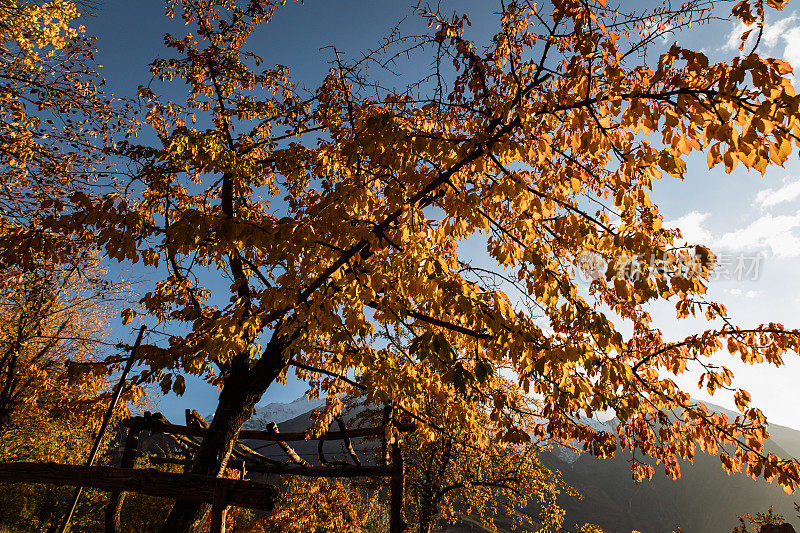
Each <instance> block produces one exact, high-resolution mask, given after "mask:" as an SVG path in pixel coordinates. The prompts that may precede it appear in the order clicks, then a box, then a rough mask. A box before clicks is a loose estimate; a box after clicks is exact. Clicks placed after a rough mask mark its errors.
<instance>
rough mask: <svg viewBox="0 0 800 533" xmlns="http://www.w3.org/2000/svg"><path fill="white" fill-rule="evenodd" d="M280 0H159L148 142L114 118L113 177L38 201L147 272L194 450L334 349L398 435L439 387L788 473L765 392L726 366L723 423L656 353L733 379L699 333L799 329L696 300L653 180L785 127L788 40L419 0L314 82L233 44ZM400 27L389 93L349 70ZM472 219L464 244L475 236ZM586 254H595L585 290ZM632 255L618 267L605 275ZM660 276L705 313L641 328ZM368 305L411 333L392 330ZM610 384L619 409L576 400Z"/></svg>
mask: <svg viewBox="0 0 800 533" xmlns="http://www.w3.org/2000/svg"><path fill="white" fill-rule="evenodd" d="M282 4H283V1H277V0H276V1H267V0H252V1H247V2H245V1H236V0H170V1H168V2H167V9H168V15H170V16H178V17H181V18H182V19H183V20H184V21H185V23H186V24H187V26H188V27H189V28H190V33H187V34H186V35H177V36H176V35H167V36H166V38H165V40H166V44H167V46H168V47H169V50H170V51H169V55H168V56H167V57H165V58H164V59H157V60H156V61H155V62H153V64H152V66H151V69H152V72H153V75H154V76H155V77H156V78H157V79H158V80H160V81H162V82H164V83H168V82H179V83H183V84H184V85H185V89H186V93H185V97H184V98H182V99H180V100H179V101H170V100H168V99H165V98H164V97H163V96H162V95H160V94H159V91H160V89H161V86H160V85H158V84H156V83H152V84H148V85H147V86H143V87H142V88H141V89H140V91H139V95H140V98H141V99H142V102H143V104H144V105H145V106H146V107H147V109H148V113H147V118H146V122H147V124H148V125H149V127H150V128H152V130H153V132H154V133H155V135H156V136H157V138H158V142H157V143H155V144H153V145H144V146H142V145H135V144H125V143H122V144H120V145H119V152H118V154H119V156H120V157H126V158H128V159H129V161H130V165H131V166H132V167H135V176H133V178H132V179H131V181H130V183H121V184H120V188H119V189H118V190H116V191H113V192H103V191H89V192H82V193H76V194H72V195H71V196H69V197H68V198H64V199H59V201H60V202H63V203H64V210H65V211H64V214H63V216H60V217H52V219H51V220H50V225H49V228H50V230H51V231H52V232H53V234H54V235H67V236H68V237H69V236H71V235H73V234H74V232H76V231H77V232H80V231H92V232H96V233H97V235H98V239H99V240H100V242H101V243H102V245H103V246H104V249H105V253H106V254H107V256H108V257H109V258H111V259H115V260H118V261H130V262H140V263H141V264H143V265H144V268H147V269H149V271H150V275H151V277H154V278H155V279H157V283H156V284H155V286H154V287H153V288H152V290H151V291H150V292H148V293H147V294H146V295H145V296H144V297H143V299H142V304H143V306H144V308H145V312H146V317H147V319H148V320H153V321H157V322H159V323H160V329H162V330H164V329H166V330H167V331H169V332H170V334H169V335H168V336H167V337H166V338H164V340H163V341H161V342H154V343H151V344H150V345H148V346H145V347H143V348H144V349H143V350H142V351H141V352H140V353H141V355H140V357H141V362H142V363H144V364H145V365H146V369H145V370H144V371H143V372H141V373H140V374H139V376H138V377H137V379H138V380H139V381H140V382H147V381H156V380H157V381H159V382H160V383H161V384H162V386H163V387H165V389H169V388H172V390H174V391H175V392H176V393H179V394H180V393H182V392H183V390H184V387H185V382H184V376H185V375H186V374H195V375H199V376H202V377H204V378H205V379H207V380H208V381H209V382H211V383H213V384H216V385H218V386H219V387H220V395H219V403H218V407H217V409H216V413H215V416H214V419H213V422H212V424H211V427H210V430H209V433H208V436H207V437H206V438H205V439H204V440H203V443H202V446H201V448H200V451H199V453H198V454H197V455H196V458H195V459H194V462H193V464H192V465H191V467H190V471H191V472H192V473H195V474H204V475H210V476H219V475H221V474H222V473H223V472H224V469H225V465H226V462H227V460H228V457H229V455H230V452H231V448H232V446H233V443H234V441H235V439H236V435H237V433H238V431H239V429H240V428H241V426H242V424H243V423H244V422H245V421H246V420H247V419H248V418H249V416H250V413H251V412H252V408H253V406H254V405H255V404H256V402H257V401H258V399H259V398H260V397H261V395H262V394H263V393H264V391H265V390H267V388H268V387H270V385H271V384H272V383H274V382H275V380H279V379H283V378H284V377H285V375H286V372H287V371H289V369H290V368H291V367H292V366H295V367H296V369H297V370H298V372H299V373H300V375H301V376H302V377H304V378H306V379H308V380H309V382H310V383H311V385H312V386H313V387H315V390H319V391H322V392H327V393H330V394H331V395H332V396H333V397H335V396H336V395H340V394H344V393H347V392H348V389H349V388H350V387H351V385H350V384H349V383H348V379H349V378H348V377H347V376H353V375H356V376H358V378H359V382H360V383H362V384H363V385H364V386H365V387H367V390H368V392H367V398H368V400H369V401H372V402H375V403H382V404H389V403H391V404H392V405H394V406H395V408H396V409H397V410H398V412H403V413H404V416H407V417H409V418H410V419H414V420H416V421H417V422H418V423H419V432H420V433H419V435H420V437H421V438H430V439H433V438H434V437H435V436H434V435H433V429H432V426H431V425H430V423H432V422H430V423H429V421H428V420H426V417H425V413H424V409H423V406H424V405H425V404H426V403H427V402H436V403H437V404H438V405H440V406H441V413H440V415H439V416H441V417H442V418H443V419H444V420H446V421H447V424H448V425H451V426H459V427H460V428H462V430H463V431H465V432H469V431H470V429H471V428H476V427H478V426H479V425H480V421H481V420H482V416H483V415H484V414H485V415H487V416H489V417H491V418H492V419H493V420H496V421H497V426H496V428H497V429H496V434H495V435H494V439H495V440H497V441H503V440H516V441H518V442H519V441H521V440H526V439H528V438H531V439H534V438H535V439H542V438H545V437H549V438H553V439H557V440H575V441H578V442H581V443H583V447H584V448H585V449H586V450H588V451H590V452H591V453H594V454H595V455H598V456H607V455H610V454H612V453H614V452H615V450H616V449H617V448H618V447H622V448H624V449H628V450H631V451H632V452H634V459H635V460H634V462H633V468H634V473H635V475H636V476H637V477H639V478H643V477H647V476H650V475H652V473H653V468H652V467H651V466H649V464H647V463H645V462H642V461H639V456H638V455H636V454H644V455H647V456H650V457H652V458H654V459H655V461H656V462H657V463H660V464H661V465H663V466H664V468H665V470H666V472H667V474H669V475H672V476H677V475H679V473H680V470H679V463H678V459H679V458H686V459H691V458H692V457H693V456H694V454H695V452H696V450H697V449H698V447H699V448H700V449H702V450H705V451H708V452H710V453H714V454H719V456H720V458H721V461H722V463H723V466H724V467H725V468H726V469H728V470H739V469H742V468H744V469H745V470H746V471H747V473H748V474H750V475H752V476H763V477H765V478H766V479H775V478H777V480H778V482H779V483H780V484H781V485H783V486H784V487H785V488H786V489H787V490H794V488H795V487H796V483H797V482H798V481H800V466H799V465H798V463H797V462H796V461H793V460H788V459H783V458H778V457H775V456H774V455H771V454H768V453H767V452H765V451H764V449H763V445H762V443H763V440H764V438H765V437H766V436H767V428H766V419H765V417H764V415H763V414H762V413H761V411H759V410H758V409H756V408H753V407H751V406H750V405H749V402H750V399H749V396H748V395H747V393H746V392H744V391H740V390H736V392H735V398H736V403H737V406H738V408H739V409H740V411H741V413H742V414H741V415H740V416H738V417H737V418H735V419H733V420H731V419H728V418H727V417H726V416H725V415H722V414H718V413H711V412H709V411H708V410H707V408H706V407H705V406H704V405H702V404H700V403H697V402H696V401H694V400H693V399H692V397H691V396H690V394H689V393H688V392H687V391H684V390H682V389H681V388H680V387H678V385H677V384H676V383H675V381H674V380H673V379H672V376H673V375H675V374H681V373H684V372H686V371H687V370H688V369H689V366H690V365H694V366H695V367H699V368H702V371H703V376H702V385H703V386H705V387H706V388H707V389H708V390H709V391H710V392H712V393H713V392H714V391H716V390H718V389H720V388H731V387H733V385H732V377H733V376H732V373H731V371H730V370H728V369H727V368H725V367H721V366H715V365H714V364H712V363H711V362H710V360H709V356H710V355H711V354H713V353H715V352H717V351H719V350H721V349H725V348H727V350H728V351H729V352H730V354H731V355H732V356H734V357H738V358H741V359H742V360H744V361H746V362H766V363H769V364H773V365H781V364H782V362H783V361H782V356H783V354H785V353H786V352H787V351H789V352H791V351H796V350H797V348H798V342H800V340H799V338H798V332H797V331H795V330H786V329H785V328H784V327H783V326H781V325H779V324H774V323H769V324H766V325H763V326H759V327H757V328H753V329H741V328H739V327H737V326H736V325H735V322H734V321H733V320H732V319H730V318H729V317H727V315H726V311H725V308H724V306H722V305H721V304H719V303H716V302H712V301H710V300H709V299H708V298H707V297H706V296H705V292H706V288H707V284H708V280H709V275H710V273H711V271H712V269H713V266H714V258H713V254H712V253H711V252H710V251H709V250H708V249H707V248H704V247H702V246H697V247H690V248H686V247H680V246H676V239H677V238H678V236H679V232H677V231H675V230H669V229H665V228H663V227H662V217H661V215H660V213H659V210H658V207H657V206H656V205H655V204H653V203H652V201H651V198H650V195H649V192H648V191H649V190H650V189H651V187H652V185H653V182H654V181H655V180H657V179H662V178H666V179H671V178H678V179H680V178H683V177H684V175H685V173H686V159H687V157H688V156H690V154H693V153H703V154H705V155H706V156H707V161H708V164H709V167H715V166H718V165H722V166H724V167H725V169H726V170H728V171H731V170H732V169H733V168H735V167H736V166H737V165H738V164H742V165H744V166H746V167H747V168H754V169H756V170H758V171H760V172H764V171H765V170H766V169H767V167H769V166H770V165H775V164H777V165H780V164H782V163H783V162H784V161H785V160H786V159H787V158H788V157H789V156H790V155H791V153H792V151H793V144H794V145H797V144H798V138H797V134H798V133H799V132H800V131H799V130H798V128H800V125H799V124H798V122H797V118H798V113H799V112H800V107H799V106H800V99H798V97H797V96H796V95H795V92H794V89H793V88H792V85H791V82H790V79H789V74H790V72H791V68H790V66H789V65H787V64H786V63H784V62H783V61H780V60H777V59H768V58H762V57H760V56H759V55H758V54H757V53H756V52H755V51H750V50H744V51H743V53H742V54H741V55H738V54H737V55H736V56H735V57H732V58H731V59H730V61H728V62H719V63H712V62H711V61H710V60H709V59H708V57H706V56H705V55H704V54H703V53H701V52H697V51H694V50H689V49H686V48H684V47H681V46H679V45H677V44H675V45H673V46H671V47H669V48H668V49H666V50H663V51H662V53H660V54H658V55H656V54H653V53H652V49H653V48H652V47H654V46H656V45H657V42H658V39H659V38H660V37H661V36H662V35H664V33H665V32H670V31H678V30H679V29H681V28H688V27H691V26H692V24H694V23H699V22H702V21H704V20H706V19H707V18H708V17H709V16H710V13H709V11H708V9H710V8H712V7H720V8H721V7H722V6H724V4H725V2H706V3H699V4H698V3H693V4H689V5H686V6H683V7H681V8H680V9H677V10H673V9H671V8H669V7H664V8H661V9H658V10H656V11H654V12H648V13H647V14H644V15H642V14H637V13H635V12H632V11H627V10H624V9H622V8H620V9H617V8H616V7H610V6H606V4H605V1H604V0H600V1H581V0H556V1H554V2H552V5H548V6H547V7H542V6H538V7H537V6H536V5H533V4H531V3H529V2H519V1H508V2H501V3H500V6H499V7H500V10H499V11H500V15H499V19H498V27H497V31H496V33H495V34H494V35H493V36H492V37H491V38H490V39H489V40H488V41H486V42H484V43H483V44H482V45H479V44H478V43H476V42H473V41H472V40H470V38H469V33H468V31H467V30H468V26H469V21H468V19H467V18H466V17H460V16H459V17H449V16H444V15H442V14H441V13H439V12H436V11H430V12H428V11H424V10H423V11H421V12H420V13H419V15H420V16H421V17H422V18H423V20H425V21H427V22H428V23H429V28H430V30H429V32H428V33H427V34H424V35H422V36H417V37H415V38H411V37H409V38H405V37H402V36H401V37H396V38H393V39H390V41H389V42H387V43H386V46H385V47H383V48H381V49H380V50H377V51H375V52H374V53H373V54H369V55H367V56H366V58H365V59H364V60H363V61H362V62H361V63H357V64H346V63H344V62H341V61H340V60H339V58H340V56H339V55H337V54H336V53H334V62H333V67H332V68H331V70H330V73H329V75H328V76H327V77H326V79H325V80H324V82H323V83H322V84H321V85H320V86H319V88H318V89H317V90H316V91H315V92H314V93H313V94H304V93H302V92H300V91H298V90H297V89H295V87H294V86H293V85H292V84H291V82H290V79H289V74H288V69H286V68H284V67H275V68H268V69H266V70H264V69H263V67H261V59H260V58H259V57H258V56H257V55H256V54H255V53H253V52H252V51H249V50H248V49H247V48H246V47H245V46H246V41H247V38H248V37H249V36H250V35H251V33H252V32H254V31H255V30H256V29H257V28H258V27H260V26H262V25H263V24H265V23H267V22H268V21H269V20H270V18H271V17H272V16H273V14H274V13H275V10H276V9H278V8H279V7H280V6H281V5H282ZM783 5H785V2H783V1H779V0H769V1H768V2H767V3H766V5H765V3H764V2H763V1H761V0H742V1H741V2H739V3H737V4H735V5H734V6H733V10H732V12H731V13H732V17H734V18H736V19H739V20H741V21H743V22H744V23H746V24H752V25H754V26H753V27H754V28H756V29H755V31H761V29H763V21H764V17H765V13H764V10H765V9H766V8H767V7H769V8H781V7H783ZM648 47H649V48H648ZM645 49H649V50H651V53H650V54H649V55H647V54H645V56H644V63H645V64H642V63H643V59H642V57H641V54H640V53H641V52H642V51H643V50H645ZM398 50H399V51H408V52H409V53H421V54H430V56H429V57H431V58H433V70H432V72H430V73H429V75H427V76H426V75H422V76H425V79H424V80H422V81H421V82H420V83H418V84H415V85H413V86H411V87H409V88H408V89H402V90H392V89H387V88H385V87H383V86H382V85H381V82H380V79H375V78H369V77H365V75H366V74H365V72H364V67H365V66H366V65H367V64H369V65H370V66H374V65H375V63H378V64H384V65H385V64H387V62H388V61H390V60H391V59H392V58H394V57H396V56H395V55H393V54H396V53H397V52H398ZM382 53H385V55H381V54H382ZM422 76H421V77H422ZM172 94H174V92H173V93H172ZM122 185H126V187H124V188H123V187H122ZM128 185H129V186H128ZM467 241H469V242H471V243H479V244H482V245H483V247H484V249H485V252H486V253H485V255H484V256H483V257H481V258H480V261H477V260H474V261H473V260H472V259H474V258H472V257H470V256H469V254H467V252H466V251H464V250H461V248H460V247H463V245H464V243H465V242H467ZM471 248H473V249H474V248H475V247H474V246H473V247H471ZM587 254H590V255H592V256H594V257H599V258H601V259H602V260H603V261H604V262H605V263H607V265H608V267H607V268H604V269H603V271H601V272H600V275H598V276H597V277H596V279H595V280H594V281H593V282H592V284H591V286H590V294H589V295H588V296H582V295H581V294H579V292H578V281H577V280H576V275H575V272H576V270H577V269H578V268H579V266H580V263H581V262H582V261H583V259H584V258H585V257H586V256H587ZM650 257H654V258H658V261H657V262H638V263H637V262H636V261H635V258H650ZM631 258H633V261H632V259H631ZM632 262H633V263H636V265H637V266H638V267H641V268H640V270H639V272H640V275H638V276H630V275H626V274H625V272H626V271H630V264H631V263H632ZM659 300H663V301H667V302H670V303H672V304H674V305H675V308H676V310H677V313H678V316H679V317H687V316H692V315H704V316H705V317H707V319H708V320H709V326H708V329H707V330H706V331H703V332H698V334H696V335H692V336H690V337H688V338H686V339H683V340H679V341H673V340H670V339H667V338H665V337H664V336H663V335H662V333H661V331H660V330H659V329H658V324H654V323H653V320H652V318H651V316H650V314H649V312H648V311H647V309H648V305H649V304H651V303H652V302H655V301H659ZM124 315H125V317H126V320H130V319H131V318H133V316H134V312H133V311H126V312H125V313H124ZM615 321H616V322H617V323H625V324H627V325H628V326H632V327H631V328H630V329H629V330H628V328H626V329H625V331H631V333H630V334H623V332H622V331H621V330H620V329H619V328H618V326H616V325H615ZM545 324H546V325H545ZM384 328H395V329H405V330H407V331H408V333H409V335H410V340H409V341H408V342H407V343H406V344H393V343H387V342H385V341H384V340H382V339H381V338H380V336H379V335H378V333H379V332H380V331H381V330H382V329H384ZM501 373H502V374H503V375H507V376H512V377H513V380H514V383H515V386H516V387H517V388H518V390H519V393H520V394H534V395H536V397H538V398H541V405H540V407H539V408H538V410H537V412H536V413H535V415H536V416H538V419H539V420H540V422H539V423H538V424H537V425H536V426H535V427H533V428H526V429H523V428H520V427H519V426H518V424H517V420H518V418H517V417H516V416H515V413H514V408H515V406H514V405H513V404H512V403H509V402H507V401H506V400H507V398H506V396H505V394H504V393H502V392H500V391H492V390H490V389H487V388H486V387H484V384H485V383H487V379H488V378H489V376H491V375H498V374H501ZM332 405H334V406H335V402H334V404H332ZM605 409H610V410H613V411H614V412H615V413H616V416H617V418H618V419H619V420H620V422H619V426H618V427H617V434H616V435H609V434H607V433H600V432H597V431H596V430H594V429H593V428H591V427H589V426H587V425H585V424H582V423H581V422H580V419H579V416H580V415H591V414H592V413H594V412H597V411H602V410H605ZM723 447H724V448H723ZM723 449H724V450H725V451H723ZM206 512H207V509H206V508H205V507H204V506H202V505H199V504H196V503H191V502H184V501H180V502H178V503H177V504H176V506H175V508H174V509H173V512H172V515H171V517H170V520H169V522H168V525H167V529H169V530H170V531H188V530H192V529H193V528H196V527H198V524H199V523H200V522H201V521H202V519H203V517H204V516H205V513H206Z"/></svg>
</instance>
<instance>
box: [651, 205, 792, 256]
mask: <svg viewBox="0 0 800 533" xmlns="http://www.w3.org/2000/svg"><path fill="white" fill-rule="evenodd" d="M708 217H709V214H708V213H698V212H697V211H692V212H691V213H689V214H687V215H684V216H683V217H681V218H679V219H677V220H673V221H669V222H665V223H664V225H665V226H666V227H669V228H679V229H680V230H681V234H682V235H683V238H684V239H685V240H686V242H688V243H692V244H704V245H706V246H709V247H710V248H711V249H712V250H714V251H716V252H723V251H743V250H757V249H769V250H770V252H772V254H773V255H775V256H776V257H780V258H790V257H800V237H798V235H797V233H799V232H798V229H800V211H798V212H797V214H795V215H781V216H773V215H771V214H769V213H767V214H765V215H762V216H761V217H759V218H757V219H756V220H754V221H752V222H751V223H750V224H749V225H747V226H746V227H744V228H742V229H738V230H736V231H730V232H727V233H724V234H723V235H721V236H719V237H716V236H714V235H713V234H712V233H711V231H709V230H708V229H707V228H705V227H704V223H705V221H706V220H707V219H708Z"/></svg>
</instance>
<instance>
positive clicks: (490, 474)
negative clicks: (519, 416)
mask: <svg viewBox="0 0 800 533" xmlns="http://www.w3.org/2000/svg"><path fill="white" fill-rule="evenodd" d="M525 403H527V402H525ZM521 410H527V406H526V407H522V409H521ZM426 411H427V412H426V415H427V416H426V419H427V420H430V421H432V422H434V423H436V421H437V419H438V417H437V416H436V414H435V411H438V409H437V406H435V405H428V408H427V410H426ZM478 418H479V419H480V420H479V422H481V423H482V424H483V427H484V429H485V430H486V431H487V432H491V431H492V430H493V429H495V428H494V424H493V422H492V421H490V420H489V419H488V417H487V416H481V415H479V417H478ZM518 425H519V426H520V427H525V425H526V424H525V423H519V424H518ZM460 430H461V428H460V427H458V426H457V427H455V428H452V429H451V430H450V431H448V432H447V433H438V432H437V437H436V438H434V439H429V438H426V439H421V438H419V437H418V436H417V435H414V434H412V435H410V436H409V437H408V438H405V439H404V440H403V443H402V450H403V457H404V461H405V468H406V470H405V484H406V494H407V496H406V502H407V503H406V512H405V517H406V520H407V522H408V524H409V529H411V530H414V531H417V532H419V533H429V532H430V531H438V530H439V529H440V526H442V525H444V524H454V523H458V522H460V521H462V520H463V519H464V517H467V516H469V517H471V518H473V519H474V520H476V521H478V522H480V523H482V524H483V525H484V527H486V528H487V529H489V530H493V529H495V528H496V527H498V526H500V525H506V524H508V525H510V526H511V527H512V528H514V529H516V528H519V527H522V528H524V530H531V531H533V530H535V531H559V530H560V529H561V526H562V523H563V519H564V512H563V510H562V509H560V508H559V507H558V506H557V505H556V497H557V496H558V495H559V494H560V493H562V492H565V493H567V494H570V495H573V496H577V494H576V493H575V492H574V491H573V490H572V489H570V488H569V487H568V486H566V485H565V484H563V482H561V481H560V479H559V476H558V474H557V473H555V472H553V471H551V470H550V469H548V468H547V467H545V466H544V465H543V464H541V462H540V461H539V458H538V455H539V453H540V452H541V451H543V450H544V449H545V443H542V442H539V443H531V442H525V443H520V442H515V441H514V439H510V440H511V441H512V442H508V441H499V442H497V441H491V440H490V441H488V442H486V441H482V439H475V438H474V435H471V434H464V433H462V432H461V431H460Z"/></svg>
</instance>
